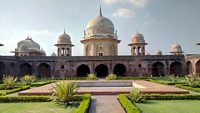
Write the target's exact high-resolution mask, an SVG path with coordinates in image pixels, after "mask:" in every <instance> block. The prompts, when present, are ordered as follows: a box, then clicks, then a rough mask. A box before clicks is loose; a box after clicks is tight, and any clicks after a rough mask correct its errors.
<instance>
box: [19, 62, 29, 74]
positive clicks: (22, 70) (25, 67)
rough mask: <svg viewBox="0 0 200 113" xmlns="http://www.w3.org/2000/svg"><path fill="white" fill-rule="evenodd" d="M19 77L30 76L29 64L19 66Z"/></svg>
mask: <svg viewBox="0 0 200 113" xmlns="http://www.w3.org/2000/svg"><path fill="white" fill-rule="evenodd" d="M20 75H22V76H23V75H32V66H31V65H30V64H29V63H23V64H21V65H20Z"/></svg>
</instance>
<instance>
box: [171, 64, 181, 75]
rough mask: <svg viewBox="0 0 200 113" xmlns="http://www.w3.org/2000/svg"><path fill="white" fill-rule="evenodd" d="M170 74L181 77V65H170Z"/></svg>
mask: <svg viewBox="0 0 200 113" xmlns="http://www.w3.org/2000/svg"><path fill="white" fill-rule="evenodd" d="M170 74H173V75H182V64H181V63H180V62H173V63H172V64H171V65H170Z"/></svg>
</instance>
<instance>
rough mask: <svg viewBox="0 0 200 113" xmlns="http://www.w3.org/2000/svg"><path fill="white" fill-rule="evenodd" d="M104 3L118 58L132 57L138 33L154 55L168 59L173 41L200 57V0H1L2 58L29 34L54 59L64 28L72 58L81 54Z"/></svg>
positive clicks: (0, 53)
mask: <svg viewBox="0 0 200 113" xmlns="http://www.w3.org/2000/svg"><path fill="white" fill-rule="evenodd" d="M100 5H101V7H102V13H103V16H105V17H107V18H109V19H110V20H111V21H112V22H113V24H114V26H115V29H116V30H117V31H118V39H120V40H121V43H120V44H119V45H118V54H119V55H130V54H131V51H130V47H129V46H128V44H129V43H130V40H131V36H132V35H133V34H134V33H135V32H137V29H138V31H139V32H140V33H142V34H143V35H144V39H145V41H146V42H147V43H148V45H147V47H146V52H147V53H150V54H152V55H153V54H155V52H156V50H158V49H159V50H161V51H162V52H163V54H164V55H169V54H170V49H171V46H172V45H173V44H175V43H177V44H180V45H181V47H182V50H183V51H184V54H199V53H200V51H199V48H200V47H199V46H197V45H196V43H198V42H200V13H199V12H200V7H199V6H200V0H0V43H2V44H4V46H3V47H0V55H14V54H13V53H11V51H13V50H14V49H15V48H16V47H17V43H18V42H19V41H21V40H24V39H26V38H27V36H28V35H29V36H30V37H32V39H33V40H34V41H35V42H37V43H38V44H39V45H40V46H41V48H42V49H43V50H44V51H46V54H47V55H51V54H52V53H53V52H55V53H56V50H57V49H56V47H55V46H54V44H56V42H57V40H58V37H59V35H61V34H63V32H64V29H65V31H66V33H67V34H68V35H70V37H71V41H72V43H73V44H74V45H75V47H73V50H72V55H73V56H82V55H83V44H81V42H80V40H82V39H83V35H84V30H85V29H86V26H87V23H88V22H89V20H91V19H93V18H95V17H96V16H98V15H99V6H100ZM125 48H126V49H125Z"/></svg>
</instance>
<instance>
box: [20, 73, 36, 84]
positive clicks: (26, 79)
mask: <svg viewBox="0 0 200 113" xmlns="http://www.w3.org/2000/svg"><path fill="white" fill-rule="evenodd" d="M20 80H21V82H22V83H23V84H24V85H31V83H33V82H35V81H36V77H35V76H30V75H24V76H23V77H21V79H20Z"/></svg>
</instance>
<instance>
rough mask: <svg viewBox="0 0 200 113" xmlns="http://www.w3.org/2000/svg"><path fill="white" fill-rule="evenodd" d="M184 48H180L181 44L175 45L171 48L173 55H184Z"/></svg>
mask: <svg viewBox="0 0 200 113" xmlns="http://www.w3.org/2000/svg"><path fill="white" fill-rule="evenodd" d="M182 52H183V51H182V48H181V46H180V44H174V45H172V47H171V53H182Z"/></svg>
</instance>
